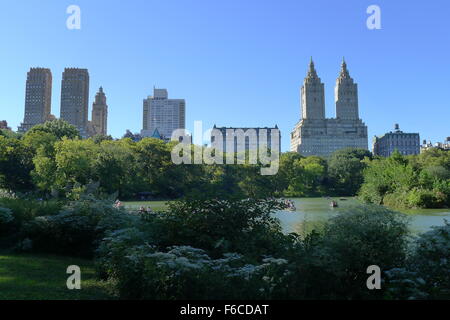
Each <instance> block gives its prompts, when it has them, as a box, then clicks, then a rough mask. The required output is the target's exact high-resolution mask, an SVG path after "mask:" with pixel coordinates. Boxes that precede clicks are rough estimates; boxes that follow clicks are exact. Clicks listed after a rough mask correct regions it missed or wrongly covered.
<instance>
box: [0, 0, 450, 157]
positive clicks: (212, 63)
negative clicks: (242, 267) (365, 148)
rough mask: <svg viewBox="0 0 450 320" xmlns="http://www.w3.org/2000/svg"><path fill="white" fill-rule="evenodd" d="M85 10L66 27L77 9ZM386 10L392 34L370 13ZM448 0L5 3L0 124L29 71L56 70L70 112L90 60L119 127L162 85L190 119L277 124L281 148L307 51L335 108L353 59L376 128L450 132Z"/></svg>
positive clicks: (18, 116) (12, 115) (13, 110)
mask: <svg viewBox="0 0 450 320" xmlns="http://www.w3.org/2000/svg"><path fill="white" fill-rule="evenodd" d="M72 4H75V5H78V6H79V7H80V9H81V29H80V30H69V29H67V27H66V20H67V17H68V16H69V15H68V14H67V13H66V9H67V7H68V6H69V5H72ZM372 4H376V5H379V6H380V8H381V27H382V29H381V30H369V29H368V28H367V27H366V20H367V17H368V16H369V15H368V14H367V13H366V9H367V7H368V6H369V5H372ZM449 15H450V2H449V1H448V0H428V1H411V0H409V1H406V0H395V1H392V0H387V1H382V0H370V1H366V0H345V1H334V0H328V1H325V0H314V1H313V0H311V1H306V0H277V1H273V0H270V1H269V0H227V1H219V0H128V1H124V0H107V1H106V0H70V1H66V0H40V1H32V0H28V1H25V0H3V1H2V3H1V9H0V39H1V40H2V46H1V50H0V66H1V68H0V70H1V72H0V120H3V119H6V120H7V121H8V122H9V124H10V126H12V127H13V128H14V129H17V126H18V125H19V124H20V122H21V121H22V120H23V114H24V98H25V80H26V73H27V71H28V70H29V68H30V67H38V66H39V67H47V68H50V69H51V70H52V73H53V98H52V113H53V114H55V115H56V116H59V108H60V90H61V74H62V72H63V70H64V68H65V67H80V68H88V69H89V73H90V102H89V103H90V109H91V108H92V102H93V99H94V96H95V93H96V91H97V89H98V88H99V87H100V86H103V88H104V90H105V93H106V95H107V97H108V105H109V118H108V129H109V133H110V134H112V135H113V137H121V136H122V135H123V134H124V133H125V130H126V129H130V130H132V131H133V132H138V131H140V130H141V129H142V100H143V98H145V97H146V96H148V95H151V94H152V89H153V86H156V87H158V88H167V89H168V91H169V97H172V98H184V99H186V113H187V117H186V125H187V128H188V129H193V126H194V121H195V120H202V121H203V123H204V126H205V127H211V126H213V125H214V124H217V125H218V126H246V127H249V126H262V127H265V126H274V125H275V124H278V126H279V127H280V129H281V133H282V150H283V151H285V150H288V149H289V140H290V138H289V136H290V132H291V130H292V128H293V127H294V125H295V123H296V122H297V121H298V120H299V118H300V100H299V89H300V86H301V83H302V81H303V78H304V77H305V75H306V71H307V66H308V62H309V59H310V56H313V59H314V61H315V64H316V69H317V72H318V74H319V76H320V77H321V78H322V81H323V82H324V83H325V95H326V96H325V100H326V107H327V116H329V117H333V116H334V86H335V81H336V78H337V76H338V73H339V70H340V63H341V60H342V56H345V59H346V61H347V64H348V68H349V70H350V75H351V76H352V77H353V78H354V79H355V81H356V82H357V83H358V85H359V108H360V115H361V117H362V119H363V120H364V121H365V123H366V124H367V125H368V127H369V144H371V141H372V137H373V135H381V134H383V133H385V132H387V131H390V130H392V128H393V125H394V123H400V127H401V129H403V130H404V131H408V132H419V133H420V135H421V139H427V140H428V139H431V140H432V141H433V142H434V141H437V140H438V141H441V140H444V138H445V137H447V136H450V130H449V128H450V125H449V123H450V108H449V105H450V59H449V58H450V54H449V53H450V24H449V22H448V17H449Z"/></svg>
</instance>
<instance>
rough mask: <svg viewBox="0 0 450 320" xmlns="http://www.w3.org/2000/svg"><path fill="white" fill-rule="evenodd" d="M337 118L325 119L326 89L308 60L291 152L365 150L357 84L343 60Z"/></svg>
mask: <svg viewBox="0 0 450 320" xmlns="http://www.w3.org/2000/svg"><path fill="white" fill-rule="evenodd" d="M335 103H336V118H331V119H327V118H325V89H324V84H323V83H322V82H321V80H320V78H319V77H318V76H317V72H316V70H315V67H314V62H313V61H312V59H311V62H310V65H309V70H308V74H307V76H306V78H305V80H304V81H303V86H302V88H301V114H302V118H301V120H300V121H299V122H298V123H297V124H296V126H295V128H294V130H293V131H292V132H291V151H293V152H298V153H300V154H302V155H305V156H311V155H316V156H322V157H328V156H329V155H331V154H332V153H333V152H335V151H337V150H340V149H344V148H348V147H352V148H361V149H366V150H367V149H368V140H367V126H366V125H365V124H364V122H363V121H362V120H361V119H360V118H359V110H358V108H359V107H358V85H357V84H356V83H354V81H353V79H352V78H351V77H350V74H349V72H348V70H347V64H346V63H345V61H342V67H341V72H340V74H339V77H338V79H337V81H336V88H335Z"/></svg>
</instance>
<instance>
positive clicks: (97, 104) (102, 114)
mask: <svg viewBox="0 0 450 320" xmlns="http://www.w3.org/2000/svg"><path fill="white" fill-rule="evenodd" d="M92 126H93V128H94V134H101V135H105V136H106V135H107V131H108V105H107V104H106V95H105V93H104V92H103V88H102V87H100V89H99V91H98V92H97V94H96V95H95V101H94V103H93V104H92Z"/></svg>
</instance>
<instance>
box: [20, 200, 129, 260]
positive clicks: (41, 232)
mask: <svg viewBox="0 0 450 320" xmlns="http://www.w3.org/2000/svg"><path fill="white" fill-rule="evenodd" d="M133 219H134V217H133V216H132V215H130V214H129V213H128V212H126V211H125V210H123V209H116V208H114V207H113V205H112V203H111V202H108V201H103V200H94V199H91V198H88V199H83V200H79V201H75V202H70V203H69V204H68V205H67V206H66V207H65V208H63V210H62V211H61V212H60V213H58V214H56V215H53V216H41V217H37V218H35V219H34V220H33V221H30V222H29V223H28V224H26V226H25V228H24V237H26V238H29V239H31V240H32V242H33V250H36V251H44V252H51V253H59V254H68V255H69V254H71V255H77V256H87V257H91V256H92V255H93V253H94V251H95V249H96V248H97V245H98V243H99V241H100V240H101V239H102V238H103V237H104V236H105V235H106V234H107V233H108V232H111V231H114V230H117V229H119V228H123V227H127V225H128V224H130V223H132V221H133Z"/></svg>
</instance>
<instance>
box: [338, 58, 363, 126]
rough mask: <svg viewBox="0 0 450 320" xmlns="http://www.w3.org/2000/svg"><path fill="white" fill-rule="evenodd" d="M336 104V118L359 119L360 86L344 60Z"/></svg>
mask: <svg viewBox="0 0 450 320" xmlns="http://www.w3.org/2000/svg"><path fill="white" fill-rule="evenodd" d="M334 95H335V102H336V118H338V119H351V120H357V119H359V111H358V84H356V83H355V82H354V81H353V79H352V77H350V74H349V72H348V69H347V63H346V62H345V59H344V58H343V59H342V65H341V72H340V74H339V77H338V78H337V80H336V87H335V90H334Z"/></svg>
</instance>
